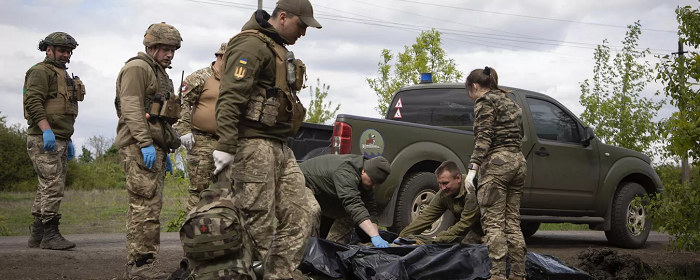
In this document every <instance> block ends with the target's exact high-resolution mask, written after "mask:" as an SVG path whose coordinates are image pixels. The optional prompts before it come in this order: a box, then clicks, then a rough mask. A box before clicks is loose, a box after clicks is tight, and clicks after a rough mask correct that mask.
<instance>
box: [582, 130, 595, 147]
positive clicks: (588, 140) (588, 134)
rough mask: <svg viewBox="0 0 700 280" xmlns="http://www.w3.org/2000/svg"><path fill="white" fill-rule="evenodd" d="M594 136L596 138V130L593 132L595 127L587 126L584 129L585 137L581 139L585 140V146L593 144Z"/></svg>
mask: <svg viewBox="0 0 700 280" xmlns="http://www.w3.org/2000/svg"><path fill="white" fill-rule="evenodd" d="M593 138H595V132H593V129H592V128H590V127H586V128H585V129H584V130H583V139H581V140H583V141H582V142H583V146H584V147H588V146H590V145H591V140H593Z"/></svg>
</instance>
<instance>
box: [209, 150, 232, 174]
mask: <svg viewBox="0 0 700 280" xmlns="http://www.w3.org/2000/svg"><path fill="white" fill-rule="evenodd" d="M213 156H214V166H215V167H216V169H215V170H214V175H216V174H219V172H221V170H224V168H225V167H226V166H229V165H230V164H231V163H233V155H232V154H229V153H227V152H222V151H214V153H213Z"/></svg>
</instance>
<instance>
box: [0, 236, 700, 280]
mask: <svg viewBox="0 0 700 280" xmlns="http://www.w3.org/2000/svg"><path fill="white" fill-rule="evenodd" d="M27 238H28V237H26V236H13V237H0V279H18V280H19V279H32V280H35V279H52V280H53V279H109V280H111V279H123V274H124V262H125V258H126V257H125V247H124V246H125V245H124V238H125V235H124V234H79V235H68V236H67V238H68V239H70V240H71V241H74V242H75V243H77V247H76V248H75V249H73V250H70V251H51V250H41V249H30V248H27V245H26V242H27ZM667 241H668V236H667V235H664V234H658V233H652V234H651V235H649V240H648V241H647V243H646V246H645V247H644V248H643V249H639V250H624V249H620V253H628V254H633V255H636V256H639V257H641V258H642V260H644V261H645V262H647V263H648V264H650V265H651V266H652V267H657V266H669V265H677V264H678V265H680V264H688V263H698V262H700V254H697V253H695V254H694V253H672V252H666V245H667V244H668V242H667ZM161 243H162V245H161V249H160V254H159V256H160V262H161V267H163V268H171V269H172V270H173V271H174V270H175V269H176V268H177V265H178V262H179V261H180V256H181V254H182V248H181V247H180V239H179V237H178V235H177V233H163V234H162V235H161ZM527 245H528V250H530V251H532V252H537V253H540V254H548V255H553V256H555V257H558V258H560V259H562V260H564V261H565V262H567V263H568V264H570V265H576V264H577V263H578V260H577V259H576V255H577V254H578V253H579V252H580V251H582V250H585V249H587V248H603V247H609V245H608V244H607V241H606V240H605V234H604V233H603V232H599V231H545V232H538V233H537V234H535V235H534V236H533V237H531V238H529V239H528V240H527Z"/></svg>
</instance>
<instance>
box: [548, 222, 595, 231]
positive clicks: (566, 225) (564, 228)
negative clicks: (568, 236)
mask: <svg viewBox="0 0 700 280" xmlns="http://www.w3.org/2000/svg"><path fill="white" fill-rule="evenodd" d="M539 230H560V231H567V230H588V225H577V224H569V223H564V224H545V223H543V224H541V225H540V229H539Z"/></svg>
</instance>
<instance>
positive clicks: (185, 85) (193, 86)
mask: <svg viewBox="0 0 700 280" xmlns="http://www.w3.org/2000/svg"><path fill="white" fill-rule="evenodd" d="M196 74H197V72H195V73H192V74H190V75H189V76H187V78H185V81H183V82H182V85H180V90H181V91H182V104H181V108H182V109H181V110H180V119H178V120H177V122H176V123H175V124H174V125H173V127H174V128H175V130H177V133H178V134H179V135H185V134H187V133H190V132H191V125H190V123H191V121H192V116H191V114H192V108H193V107H195V106H197V102H199V97H200V96H201V95H202V88H203V86H204V83H202V82H201V76H200V75H196Z"/></svg>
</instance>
